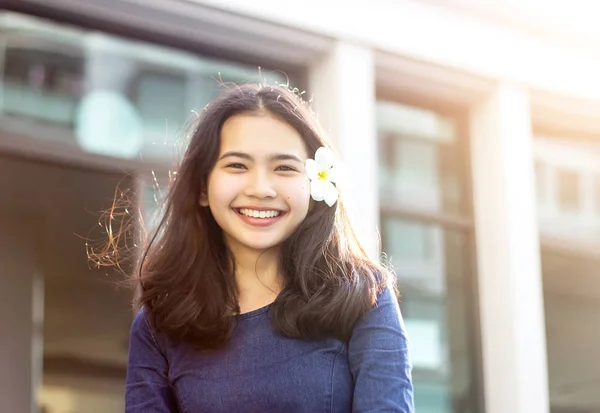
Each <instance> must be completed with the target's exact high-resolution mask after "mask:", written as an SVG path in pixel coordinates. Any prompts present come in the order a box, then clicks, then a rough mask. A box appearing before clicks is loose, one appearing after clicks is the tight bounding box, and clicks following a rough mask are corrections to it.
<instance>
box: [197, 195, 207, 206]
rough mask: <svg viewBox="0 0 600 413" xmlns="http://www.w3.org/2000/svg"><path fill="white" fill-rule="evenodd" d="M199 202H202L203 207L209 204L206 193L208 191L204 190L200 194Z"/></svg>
mask: <svg viewBox="0 0 600 413" xmlns="http://www.w3.org/2000/svg"><path fill="white" fill-rule="evenodd" d="M198 203H199V204H200V206H203V207H207V206H208V196H207V195H206V192H202V194H200V200H199V201H198Z"/></svg>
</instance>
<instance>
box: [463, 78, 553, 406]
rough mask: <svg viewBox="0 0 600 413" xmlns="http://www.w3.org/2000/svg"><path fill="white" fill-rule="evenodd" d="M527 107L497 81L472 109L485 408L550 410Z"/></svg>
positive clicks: (523, 95)
mask: <svg viewBox="0 0 600 413" xmlns="http://www.w3.org/2000/svg"><path fill="white" fill-rule="evenodd" d="M529 106H530V103H529V97H528V94H527V91H526V90H524V89H522V88H520V87H518V86H515V85H511V84H499V85H497V86H496V87H495V88H494V90H493V91H491V92H490V93H489V94H488V95H487V96H486V97H485V98H484V99H482V101H480V102H478V103H477V104H476V105H475V106H474V107H473V108H472V112H471V128H472V129H471V136H472V150H471V152H472V174H473V201H474V208H475V230H476V242H477V266H478V284H479V298H480V316H481V335H482V337H481V340H482V353H483V376H484V392H485V405H486V413H506V412H511V413H547V412H548V411H549V400H548V379H547V359H546V357H547V356H546V339H545V338H546V334H545V324H544V314H543V290H542V277H541V271H540V245H539V234H538V226H537V217H536V198H535V194H536V190H535V184H534V163H533V142H532V135H531V125H530V122H531V120H530V111H529Z"/></svg>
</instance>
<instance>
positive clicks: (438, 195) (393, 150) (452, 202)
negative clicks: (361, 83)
mask: <svg viewBox="0 0 600 413" xmlns="http://www.w3.org/2000/svg"><path fill="white" fill-rule="evenodd" d="M377 128H378V134H379V159H380V170H379V182H380V184H379V186H380V197H381V200H382V202H384V203H393V204H395V205H401V206H402V207H404V208H416V209H419V210H426V211H429V212H448V213H456V214H457V213H460V212H462V211H463V209H464V208H463V203H464V199H463V198H464V194H463V188H462V185H461V182H462V181H461V177H462V173H463V172H462V171H463V162H462V153H461V148H460V145H459V138H458V132H457V126H456V121H455V120H454V119H451V118H447V117H443V116H441V115H439V114H437V113H435V112H432V111H428V110H424V109H419V108H415V107H411V106H406V105H402V104H399V103H390V102H383V101H380V102H378V103H377Z"/></svg>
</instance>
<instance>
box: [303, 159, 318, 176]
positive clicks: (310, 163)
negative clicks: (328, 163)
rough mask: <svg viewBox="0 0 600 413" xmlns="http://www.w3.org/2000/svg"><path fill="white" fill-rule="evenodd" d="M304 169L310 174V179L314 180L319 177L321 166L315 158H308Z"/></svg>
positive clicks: (307, 174)
mask: <svg viewBox="0 0 600 413" xmlns="http://www.w3.org/2000/svg"><path fill="white" fill-rule="evenodd" d="M304 170H305V172H306V176H308V179H310V180H311V181H314V180H316V179H318V178H319V167H318V165H317V163H316V162H315V160H314V159H307V160H306V164H305V165H304Z"/></svg>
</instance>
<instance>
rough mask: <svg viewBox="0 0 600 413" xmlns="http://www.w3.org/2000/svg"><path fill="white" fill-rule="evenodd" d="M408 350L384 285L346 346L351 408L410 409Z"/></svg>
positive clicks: (399, 319) (403, 412) (402, 411)
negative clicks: (352, 380) (373, 304)
mask: <svg viewBox="0 0 600 413" xmlns="http://www.w3.org/2000/svg"><path fill="white" fill-rule="evenodd" d="M408 354H409V353H408V343H407V337H406V330H405V327H404V322H403V321H402V315H401V314H400V309H399V307H398V301H397V300H396V297H395V294H393V292H392V290H391V288H386V289H385V290H384V291H383V292H382V293H381V294H380V296H379V298H378V300H377V304H376V305H375V307H373V309H372V310H371V311H370V312H369V313H368V314H367V316H366V317H365V318H364V319H363V320H361V321H359V322H358V323H357V324H356V326H355V327H354V330H353V332H352V338H351V339H350V343H349V346H348V359H349V362H350V369H351V371H352V376H353V377H354V397H353V407H352V411H353V412H355V413H359V412H384V411H385V412H398V413H414V401H413V386H412V379H411V364H410V361H409V357H408Z"/></svg>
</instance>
